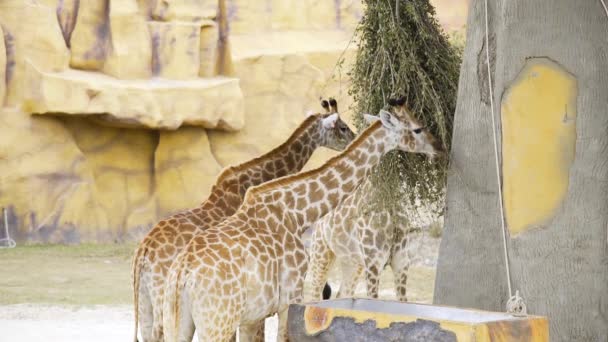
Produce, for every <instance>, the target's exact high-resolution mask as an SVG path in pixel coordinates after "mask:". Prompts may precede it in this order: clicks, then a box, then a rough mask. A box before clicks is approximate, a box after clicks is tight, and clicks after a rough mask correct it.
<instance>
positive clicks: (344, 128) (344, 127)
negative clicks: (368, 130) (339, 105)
mask: <svg viewBox="0 0 608 342" xmlns="http://www.w3.org/2000/svg"><path fill="white" fill-rule="evenodd" d="M347 129H348V127H346V126H340V131H342V132H346V130H347Z"/></svg>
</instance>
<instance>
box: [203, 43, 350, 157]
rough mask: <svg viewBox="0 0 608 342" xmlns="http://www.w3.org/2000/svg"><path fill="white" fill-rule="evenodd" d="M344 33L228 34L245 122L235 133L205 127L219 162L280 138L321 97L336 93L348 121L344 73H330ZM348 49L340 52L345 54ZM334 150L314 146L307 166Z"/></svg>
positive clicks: (252, 154) (255, 151)
mask: <svg viewBox="0 0 608 342" xmlns="http://www.w3.org/2000/svg"><path fill="white" fill-rule="evenodd" d="M349 37H350V36H349V35H348V34H347V33H345V32H341V31H323V32H295V31H290V32H275V33H267V34H263V35H243V36H233V37H232V42H233V46H234V50H233V53H234V60H235V72H236V76H237V77H238V78H240V80H241V88H242V89H243V94H244V96H245V108H246V110H245V116H246V119H245V122H246V123H247V124H246V125H245V127H244V128H243V129H242V130H241V131H239V132H235V133H225V132H218V131H215V130H213V131H209V139H210V141H211V147H212V149H213V152H214V155H215V156H216V159H217V160H218V161H219V162H220V164H221V165H223V166H226V165H232V164H237V163H241V162H243V161H246V160H248V159H251V158H253V157H256V156H259V155H261V154H263V153H265V152H267V151H268V150H270V149H271V148H273V147H275V146H277V145H279V144H280V143H282V142H283V141H284V140H285V139H286V138H287V137H288V136H289V135H290V134H291V132H292V131H293V129H295V128H296V127H297V125H299V124H300V123H301V122H302V121H303V120H304V117H305V114H306V112H308V111H309V110H313V111H321V110H322V108H321V106H320V101H319V98H320V97H326V98H327V97H330V96H332V97H335V98H336V99H337V100H338V103H339V106H340V108H341V110H340V112H341V115H342V117H343V118H344V119H345V120H347V122H349V121H350V113H349V111H348V108H349V106H350V104H351V103H352V100H351V99H350V97H349V96H348V94H347V88H348V80H347V79H346V75H344V77H343V78H342V79H340V78H339V77H336V78H335V79H332V78H331V77H330V76H331V74H332V73H333V72H334V71H335V70H334V67H335V64H336V61H337V60H338V57H339V56H340V55H342V53H343V51H344V49H345V47H346V45H347V42H348V38H349ZM351 48H352V46H351ZM353 51H354V50H348V51H347V52H346V53H345V57H347V60H350V59H351V58H352V56H353ZM340 88H342V89H341V91H340ZM334 154H335V152H333V151H329V150H326V149H323V150H321V151H318V152H316V153H315V155H314V157H313V158H312V159H311V161H309V163H308V164H307V165H306V168H312V167H316V166H319V165H321V164H322V163H323V161H325V160H326V159H327V158H328V157H330V156H332V155H334Z"/></svg>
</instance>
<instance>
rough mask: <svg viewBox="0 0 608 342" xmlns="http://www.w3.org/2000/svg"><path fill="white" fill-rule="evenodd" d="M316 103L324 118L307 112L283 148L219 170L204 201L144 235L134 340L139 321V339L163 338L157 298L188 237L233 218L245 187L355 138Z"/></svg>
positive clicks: (136, 268) (330, 108)
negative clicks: (318, 148)
mask: <svg viewBox="0 0 608 342" xmlns="http://www.w3.org/2000/svg"><path fill="white" fill-rule="evenodd" d="M321 105H322V106H323V108H324V109H325V111H326V113H325V114H309V116H308V117H307V118H306V119H305V120H304V122H303V123H302V124H300V125H299V127H298V128H297V129H296V130H295V131H294V132H293V133H292V135H291V136H290V137H289V138H288V139H287V141H285V142H284V143H283V144H282V145H280V146H278V147H277V148H275V149H274V150H272V151H270V152H269V153H267V154H265V155H263V156H261V157H258V158H255V159H253V160H250V161H248V162H245V163H243V164H240V165H238V166H233V167H228V168H226V169H224V170H223V171H222V172H221V173H220V175H219V176H218V178H217V181H216V183H215V185H214V186H213V187H212V189H211V194H210V195H209V197H208V198H207V200H205V201H204V202H203V203H202V204H201V205H199V206H198V207H196V208H194V209H191V210H186V211H183V212H179V213H177V214H175V215H172V216H171V217H169V218H167V219H164V220H162V221H160V222H159V223H157V224H156V226H155V227H154V228H153V229H152V230H151V231H150V232H149V233H148V234H147V235H146V236H145V237H144V239H143V240H142V242H141V243H140V245H139V247H138V248H137V250H136V251H135V257H134V259H133V285H134V286H133V289H134V304H135V305H134V308H135V337H134V340H135V341H137V330H138V323H139V318H140V317H141V333H142V337H143V339H144V341H146V342H148V341H162V340H163V336H162V299H163V291H164V282H165V278H166V275H167V271H168V270H169V267H170V265H171V263H172V262H173V260H174V259H175V257H176V256H177V255H178V253H179V252H180V251H181V250H182V249H183V247H184V246H185V245H186V244H187V243H188V242H189V241H190V240H191V239H192V237H193V236H195V235H196V234H197V233H198V232H200V231H203V230H205V229H207V228H208V227H210V226H212V225H214V224H217V223H219V222H221V221H222V220H223V219H225V218H226V217H228V216H230V215H232V214H234V212H236V210H237V209H238V207H239V206H240V204H241V202H242V200H243V197H244V195H245V192H246V191H247V189H248V188H249V187H251V186H254V185H258V184H261V183H264V182H266V181H269V180H272V179H275V178H279V177H282V176H285V175H289V174H292V173H295V172H297V171H299V170H301V169H302V167H303V166H304V164H306V162H307V161H308V160H309V158H310V157H311V155H312V153H313V152H314V151H315V149H316V148H317V147H319V146H325V147H328V148H331V149H334V150H343V149H344V148H345V147H346V145H347V144H348V143H350V142H351V141H352V140H353V139H354V138H355V134H354V133H353V132H352V131H351V129H350V128H349V127H348V125H346V123H344V121H342V119H340V117H339V115H338V104H337V102H336V101H335V100H334V99H330V100H329V101H326V100H323V101H322V103H321Z"/></svg>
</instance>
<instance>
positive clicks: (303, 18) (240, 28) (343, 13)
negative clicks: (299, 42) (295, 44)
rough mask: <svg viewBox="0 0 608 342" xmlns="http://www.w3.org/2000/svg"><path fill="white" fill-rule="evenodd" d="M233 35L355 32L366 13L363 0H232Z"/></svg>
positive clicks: (230, 3) (230, 7)
mask: <svg viewBox="0 0 608 342" xmlns="http://www.w3.org/2000/svg"><path fill="white" fill-rule="evenodd" d="M228 8H229V11H228V13H229V20H230V23H231V34H250V33H252V32H263V31H271V30H272V31H278V30H333V29H345V30H348V31H351V30H352V29H353V28H354V27H355V26H356V24H357V23H358V22H359V20H360V18H361V15H362V14H363V8H362V4H361V1H360V0H339V1H327V0H270V1H250V0H229V1H228Z"/></svg>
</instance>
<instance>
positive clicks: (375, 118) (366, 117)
mask: <svg viewBox="0 0 608 342" xmlns="http://www.w3.org/2000/svg"><path fill="white" fill-rule="evenodd" d="M363 120H365V123H367V124H368V125H371V124H373V123H374V122H376V121H378V120H380V118H379V117H378V116H376V115H371V114H363Z"/></svg>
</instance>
